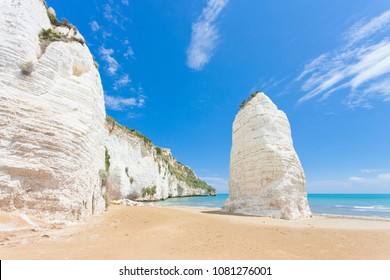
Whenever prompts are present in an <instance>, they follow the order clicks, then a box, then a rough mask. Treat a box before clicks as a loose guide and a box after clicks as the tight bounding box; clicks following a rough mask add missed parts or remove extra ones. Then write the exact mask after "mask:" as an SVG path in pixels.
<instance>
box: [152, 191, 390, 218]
mask: <svg viewBox="0 0 390 280" xmlns="http://www.w3.org/2000/svg"><path fill="white" fill-rule="evenodd" d="M228 196H229V195H228V194H218V195H216V196H196V197H183V198H171V199H167V200H164V201H159V202H154V203H153V204H154V205H158V206H186V207H211V208H221V207H222V205H223V203H224V202H225V200H226V199H227V198H228ZM308 198H309V204H310V209H311V211H312V213H314V214H332V215H352V216H370V217H383V218H390V194H309V195H308Z"/></svg>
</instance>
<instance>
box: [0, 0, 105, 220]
mask: <svg viewBox="0 0 390 280" xmlns="http://www.w3.org/2000/svg"><path fill="white" fill-rule="evenodd" d="M43 31H45V32H46V33H45V34H43V33H42V32H43ZM42 34H43V35H42ZM104 124H105V109H104V100H103V90H102V85H101V81H100V76H99V73H98V71H97V70H96V68H95V66H94V61H93V57H92V55H91V53H90V52H89V50H88V47H87V46H86V45H85V44H84V43H83V38H82V36H81V35H80V34H79V33H78V32H77V30H76V29H73V28H71V27H69V26H66V25H65V26H56V25H54V24H52V23H51V21H50V20H49V17H48V12H47V9H46V7H45V6H44V4H43V3H42V2H41V1H38V0H35V1H30V0H29V1H25V0H2V1H1V9H0V209H1V210H6V211H20V212H26V213H29V214H32V215H35V216H38V217H41V218H45V219H50V220H53V219H54V220H55V219H58V220H75V219H82V218H84V217H88V216H89V215H91V214H93V213H98V212H101V211H103V210H104V209H105V203H104V199H103V192H104V189H102V184H101V179H100V177H99V170H100V169H101V167H102V166H103V165H104V144H105V128H104Z"/></svg>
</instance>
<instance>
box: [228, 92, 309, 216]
mask: <svg viewBox="0 0 390 280" xmlns="http://www.w3.org/2000/svg"><path fill="white" fill-rule="evenodd" d="M229 190H230V195H229V200H228V201H227V202H226V203H225V205H224V207H223V210H224V211H228V212H234V213H242V214H247V215H256V216H269V217H274V218H281V219H299V218H302V217H308V216H309V215H310V209H309V205H308V201H307V194H306V181H305V175H304V172H303V168H302V165H301V163H300V161H299V158H298V155H297V153H296V152H295V150H294V147H293V141H292V138H291V130H290V124H289V122H288V119H287V117H286V115H285V113H284V112H282V111H280V110H278V108H277V107H276V106H275V104H274V103H272V101H271V100H270V99H269V98H268V97H267V96H266V95H265V94H264V93H262V92H257V93H256V94H253V95H252V96H251V97H250V99H249V100H247V101H246V102H243V103H242V104H241V108H240V111H239V112H238V114H237V115H236V117H235V120H234V123H233V143H232V150H231V156H230V179H229Z"/></svg>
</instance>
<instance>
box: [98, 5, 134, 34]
mask: <svg viewBox="0 0 390 280" xmlns="http://www.w3.org/2000/svg"><path fill="white" fill-rule="evenodd" d="M123 2H127V1H122V3H123ZM127 3H128V2H127ZM123 4H124V3H123ZM103 17H104V18H105V19H106V20H107V21H109V22H110V23H113V24H115V25H118V26H120V27H121V28H122V29H124V27H125V26H124V23H125V22H126V21H128V20H129V19H128V18H127V17H126V16H124V15H123V14H122V13H121V6H120V5H116V4H115V3H114V1H113V0H109V1H108V3H107V4H105V5H103Z"/></svg>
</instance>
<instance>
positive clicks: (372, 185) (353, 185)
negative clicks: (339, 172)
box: [307, 172, 390, 193]
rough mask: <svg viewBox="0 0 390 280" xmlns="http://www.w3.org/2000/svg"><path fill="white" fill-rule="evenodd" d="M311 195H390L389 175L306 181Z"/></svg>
mask: <svg viewBox="0 0 390 280" xmlns="http://www.w3.org/2000/svg"><path fill="white" fill-rule="evenodd" d="M307 185H308V191H309V192H311V193H390V173H388V172H384V173H380V174H377V175H376V176H368V174H366V176H360V175H359V176H351V177H349V178H346V179H338V180H324V181H308V183H307Z"/></svg>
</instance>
